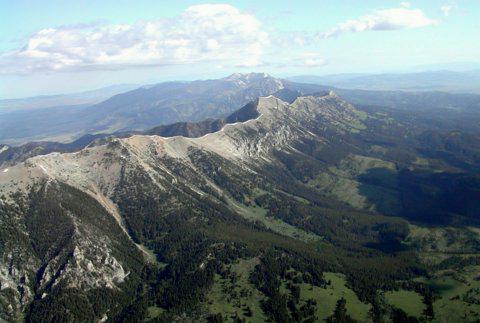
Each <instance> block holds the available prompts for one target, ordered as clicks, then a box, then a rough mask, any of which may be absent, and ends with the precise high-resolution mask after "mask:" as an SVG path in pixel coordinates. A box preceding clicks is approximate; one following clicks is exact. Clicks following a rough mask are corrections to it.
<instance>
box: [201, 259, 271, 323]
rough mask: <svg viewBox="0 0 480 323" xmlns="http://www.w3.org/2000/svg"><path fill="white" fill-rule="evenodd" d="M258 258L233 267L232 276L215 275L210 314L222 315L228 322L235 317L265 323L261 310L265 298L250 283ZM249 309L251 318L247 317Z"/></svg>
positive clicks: (238, 263)
mask: <svg viewBox="0 0 480 323" xmlns="http://www.w3.org/2000/svg"><path fill="white" fill-rule="evenodd" d="M258 262H259V260H258V258H251V259H248V260H243V259H241V260H240V261H239V262H237V263H236V264H233V265H231V267H230V271H231V273H232V275H231V276H230V277H228V278H222V277H221V276H220V275H215V283H214V285H213V287H212V289H211V291H210V293H209V295H208V301H207V305H206V306H207V309H208V311H209V312H210V313H212V314H216V313H222V315H223V317H224V319H225V320H226V321H232V320H233V318H234V317H239V318H241V319H242V318H244V319H245V320H246V321H247V322H265V321H266V317H265V315H264V314H263V311H262V309H261V308H260V303H261V301H262V300H263V299H264V296H263V295H262V293H261V292H260V291H258V290H257V289H256V288H255V286H253V285H252V284H251V283H250V281H249V275H250V272H251V271H252V270H253V268H254V267H255V266H256V265H257V264H258ZM247 308H248V309H250V311H251V314H252V315H251V316H247V315H246V314H247V312H248V310H247Z"/></svg>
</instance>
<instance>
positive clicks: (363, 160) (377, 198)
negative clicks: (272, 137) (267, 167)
mask: <svg viewBox="0 0 480 323" xmlns="http://www.w3.org/2000/svg"><path fill="white" fill-rule="evenodd" d="M372 170H373V171H375V172H372V173H371V174H369V172H370V171H372ZM395 172H396V167H395V164H393V163H391V162H386V161H383V160H380V159H376V158H371V157H366V156H360V155H350V156H348V157H346V158H345V159H343V160H342V161H341V162H340V165H339V166H338V167H329V169H328V171H325V172H322V173H320V174H318V176H317V177H316V178H314V179H313V180H311V181H310V182H309V183H308V185H309V186H311V187H314V188H316V189H317V190H319V191H320V192H322V193H323V194H326V195H327V196H331V197H334V198H336V199H338V200H340V201H343V202H345V203H348V204H350V205H351V206H353V207H355V208H360V209H368V210H372V211H373V210H376V211H379V212H382V211H384V210H389V213H396V212H398V211H399V210H400V208H401V204H400V197H399V194H398V192H396V191H394V190H392V189H390V188H389V187H395V182H396V178H395V176H394V174H395ZM367 175H368V176H370V177H374V178H375V182H378V183H383V184H382V185H371V184H367V183H364V182H363V181H362V179H361V178H362V176H367Z"/></svg>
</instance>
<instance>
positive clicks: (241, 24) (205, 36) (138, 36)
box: [0, 4, 269, 74]
mask: <svg viewBox="0 0 480 323" xmlns="http://www.w3.org/2000/svg"><path fill="white" fill-rule="evenodd" d="M268 42H269V37H268V34H267V33H266V32H264V31H263V30H262V25H261V23H260V22H259V21H258V20H257V19H256V18H255V17H254V16H252V15H250V14H246V13H243V12H241V11H239V10H238V9H237V8H235V7H233V6H230V5H227V4H202V5H195V6H191V7H189V8H187V9H186V10H185V11H184V12H183V13H182V14H181V15H179V16H178V17H175V18H174V19H158V20H154V21H138V22H136V23H134V24H118V25H101V26H97V25H94V26H90V25H77V26H64V27H58V28H48V29H42V30H40V31H38V32H37V33H35V34H34V35H32V36H31V37H30V38H29V39H28V41H27V43H26V45H25V46H24V47H23V48H22V49H20V50H17V51H14V52H9V53H3V54H1V55H0V70H1V71H2V73H19V74H20V73H31V72H34V71H71V70H89V69H107V70H108V69H125V68H130V67H138V66H161V65H174V64H184V63H194V62H209V61H215V62H230V63H231V64H232V65H234V64H242V65H245V66H256V65H258V64H260V60H261V56H262V54H263V49H264V47H265V46H267V45H268Z"/></svg>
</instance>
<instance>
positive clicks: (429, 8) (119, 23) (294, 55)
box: [0, 0, 480, 98]
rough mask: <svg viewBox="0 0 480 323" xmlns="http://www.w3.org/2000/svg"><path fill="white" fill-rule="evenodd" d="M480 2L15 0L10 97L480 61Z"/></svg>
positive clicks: (3, 37) (8, 63)
mask: <svg viewBox="0 0 480 323" xmlns="http://www.w3.org/2000/svg"><path fill="white" fill-rule="evenodd" d="M479 17H480V2H478V1H470V0H463V1H459V0H458V1H453V0H452V1H450V0H447V1H442V0H440V1H408V2H407V1H404V2H402V1H341V0H336V1H326V0H324V1H319V0H317V1H295V2H293V1H221V2H220V1H219V2H216V1H209V2H199V1H121V0H117V1H109V0H103V1H65V0H64V1H39V0H30V1H22V0H16V1H4V0H0V97H1V98H14V97H22V96H32V95H39V94H53V93H67V92H78V91H83V90H88V89H94V88H98V87H102V86H106V85H111V84H119V83H136V84H145V83H154V82H159V81H165V80H178V79H186V80H190V79H205V78H216V77H222V76H225V75H228V74H231V73H233V72H249V71H259V72H268V73H271V74H272V75H274V76H289V75H298V74H318V75H323V74H334V73H365V72H367V73H368V72H370V73H380V72H389V71H412V70H415V67H417V66H426V65H430V64H442V63H454V62H479V61H480V59H479V58H480V41H479V40H480V21H479V19H478V18H479Z"/></svg>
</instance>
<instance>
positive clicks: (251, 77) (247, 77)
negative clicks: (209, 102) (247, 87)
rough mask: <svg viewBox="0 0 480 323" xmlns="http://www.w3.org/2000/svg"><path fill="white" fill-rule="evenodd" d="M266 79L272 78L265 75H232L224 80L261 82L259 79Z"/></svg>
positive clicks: (253, 73) (252, 73)
mask: <svg viewBox="0 0 480 323" xmlns="http://www.w3.org/2000/svg"><path fill="white" fill-rule="evenodd" d="M266 78H272V79H273V77H272V76H271V75H269V74H267V73H255V72H251V73H233V74H232V75H229V76H227V77H226V78H225V80H227V81H238V80H242V81H251V80H261V79H266Z"/></svg>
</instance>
